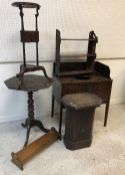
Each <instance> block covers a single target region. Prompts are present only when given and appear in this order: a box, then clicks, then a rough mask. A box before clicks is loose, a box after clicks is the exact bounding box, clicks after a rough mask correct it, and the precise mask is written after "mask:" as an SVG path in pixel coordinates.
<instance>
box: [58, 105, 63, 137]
mask: <svg viewBox="0 0 125 175" xmlns="http://www.w3.org/2000/svg"><path fill="white" fill-rule="evenodd" d="M62 113H63V105H62V103H61V105H60V118H59V133H60V135H61V130H62Z"/></svg>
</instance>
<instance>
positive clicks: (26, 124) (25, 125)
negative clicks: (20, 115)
mask: <svg viewBox="0 0 125 175" xmlns="http://www.w3.org/2000/svg"><path fill="white" fill-rule="evenodd" d="M21 125H22V127H24V128H26V127H27V126H28V118H27V119H26V120H25V123H21Z"/></svg>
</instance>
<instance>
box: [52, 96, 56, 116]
mask: <svg viewBox="0 0 125 175" xmlns="http://www.w3.org/2000/svg"><path fill="white" fill-rule="evenodd" d="M54 104H55V98H54V96H53V95H52V107H51V117H53V115H54Z"/></svg>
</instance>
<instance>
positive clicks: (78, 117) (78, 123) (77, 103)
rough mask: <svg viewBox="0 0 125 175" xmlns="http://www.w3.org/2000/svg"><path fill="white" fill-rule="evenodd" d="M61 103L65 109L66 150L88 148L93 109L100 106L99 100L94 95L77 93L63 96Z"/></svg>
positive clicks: (90, 141)
mask: <svg viewBox="0 0 125 175" xmlns="http://www.w3.org/2000/svg"><path fill="white" fill-rule="evenodd" d="M62 102H63V104H64V106H65V107H66V118H65V135H64V144H65V146H66V148H68V149H70V150H76V149H81V148H85V147H88V146H90V145H91V143H92V130H93V122H94V113H95V108H96V107H97V106H99V105H100V104H101V99H100V98H99V97H98V96H96V95H95V94H91V93H79V94H70V95H65V96H64V97H63V98H62Z"/></svg>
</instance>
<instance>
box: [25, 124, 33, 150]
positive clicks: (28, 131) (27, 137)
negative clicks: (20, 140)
mask: <svg viewBox="0 0 125 175" xmlns="http://www.w3.org/2000/svg"><path fill="white" fill-rule="evenodd" d="M30 129H31V127H30V125H29V126H28V127H27V133H26V141H25V144H24V147H25V146H27V143H28V140H29V135H30Z"/></svg>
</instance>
